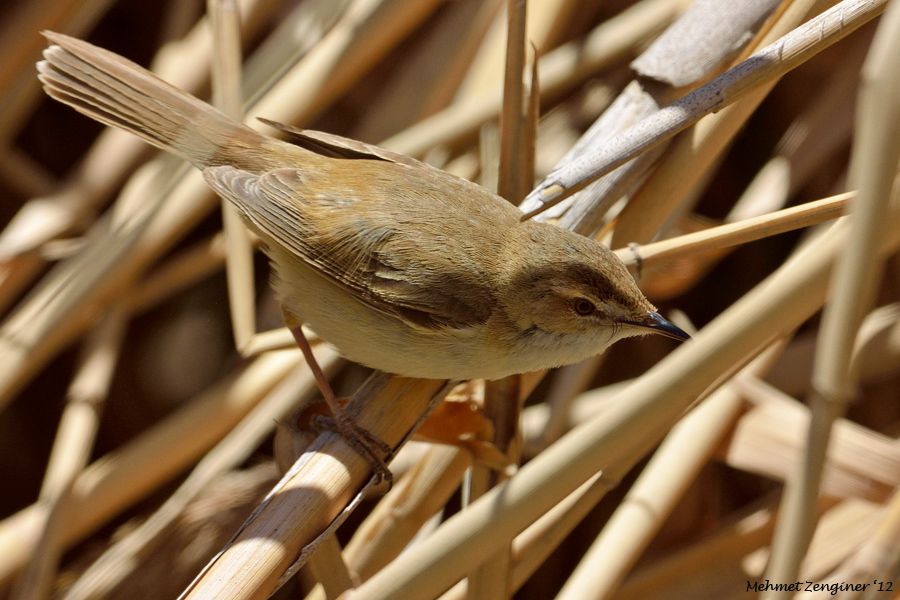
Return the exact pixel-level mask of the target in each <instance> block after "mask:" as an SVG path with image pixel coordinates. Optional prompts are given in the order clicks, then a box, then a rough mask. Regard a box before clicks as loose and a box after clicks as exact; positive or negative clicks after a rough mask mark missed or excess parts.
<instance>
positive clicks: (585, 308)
mask: <svg viewBox="0 0 900 600" xmlns="http://www.w3.org/2000/svg"><path fill="white" fill-rule="evenodd" d="M573 308H574V309H575V312H576V313H577V314H579V315H581V316H582V317H586V316H588V315H592V314H594V311H595V310H597V307H596V306H594V303H593V302H591V301H590V300H588V299H586V298H577V299H576V300H575V304H574V305H573Z"/></svg>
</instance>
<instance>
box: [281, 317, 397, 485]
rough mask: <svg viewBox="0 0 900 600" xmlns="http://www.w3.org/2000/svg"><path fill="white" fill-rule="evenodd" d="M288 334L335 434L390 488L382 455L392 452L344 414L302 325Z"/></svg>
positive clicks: (389, 478)
mask: <svg viewBox="0 0 900 600" xmlns="http://www.w3.org/2000/svg"><path fill="white" fill-rule="evenodd" d="M291 333H292V334H293V335H294V339H295V340H296V341H297V346H298V347H299V348H300V351H301V352H303V357H304V358H305V359H306V364H307V365H308V366H309V369H310V370H311V371H312V374H313V377H315V379H316V385H318V387H319V391H320V392H322V396H323V397H324V398H325V403H326V404H327V405H328V408H329V409H330V410H331V414H332V415H334V424H335V428H336V429H337V432H338V433H340V434H341V436H343V438H344V439H345V440H346V441H347V443H348V444H350V446H352V447H353V449H354V450H356V452H358V453H359V454H361V455H362V456H364V457H366V458H367V459H368V460H369V462H370V463H371V464H372V468H373V469H374V470H375V474H376V476H378V477H380V478H381V479H382V480H384V481H387V482H388V484H389V485H390V484H391V482H392V481H393V475H392V474H391V472H390V470H389V469H388V468H387V465H386V464H385V462H384V458H382V456H389V455H390V454H391V452H393V448H391V447H390V446H389V445H387V444H385V443H384V442H383V441H382V440H380V439H378V438H377V437H376V436H374V435H372V433H371V432H369V431H367V430H366V429H363V428H362V427H360V426H359V425H357V424H356V422H355V421H354V420H353V418H352V417H350V415H348V414H347V413H346V412H345V411H344V409H343V407H342V406H341V404H340V402H338V399H337V396H335V394H334V390H332V389H331V384H330V383H328V379H327V378H326V377H325V373H323V372H322V367H320V366H319V363H318V361H317V360H316V357H315V356H314V355H313V352H312V347H310V345H309V340H307V339H306V336H305V335H304V334H303V329H302V328H301V326H300V325H296V326H294V327H291Z"/></svg>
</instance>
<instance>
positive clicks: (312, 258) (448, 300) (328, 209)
mask: <svg viewBox="0 0 900 600" xmlns="http://www.w3.org/2000/svg"><path fill="white" fill-rule="evenodd" d="M203 175H204V177H205V178H206V181H207V182H208V183H209V185H210V186H211V187H212V188H213V189H214V190H215V191H216V192H217V193H218V194H219V195H220V196H222V197H223V198H225V199H226V200H228V201H229V202H231V203H232V204H233V205H235V206H236V207H237V209H238V210H239V211H240V212H241V214H243V216H244V218H245V219H246V220H247V221H248V222H249V223H250V225H251V226H252V227H253V228H254V229H256V230H257V232H258V233H259V234H260V235H261V236H262V237H263V238H264V239H265V240H267V241H270V243H277V244H278V245H279V246H281V247H282V248H283V249H285V250H287V251H288V252H289V253H290V254H291V255H292V256H295V257H296V258H297V259H298V260H302V261H303V262H304V263H306V264H307V265H310V266H312V267H313V268H315V269H317V270H318V271H319V272H321V273H322V274H324V275H326V276H327V277H329V278H330V279H332V280H333V281H335V282H337V283H338V284H340V285H342V286H344V287H346V288H347V289H348V290H349V291H350V292H351V293H352V294H353V295H354V296H355V297H356V298H357V299H359V300H361V301H362V302H364V303H366V304H368V305H369V306H371V307H372V308H374V309H376V310H378V311H381V312H382V313H385V314H389V315H392V316H394V317H396V318H399V319H401V320H403V321H405V322H406V323H407V324H408V325H410V326H411V327H415V328H417V329H427V330H439V329H443V328H455V329H462V328H468V327H472V326H474V325H476V324H479V323H483V322H484V321H486V320H487V319H488V318H489V317H490V314H491V311H492V307H493V306H494V302H493V298H492V295H491V292H490V290H489V289H488V288H487V287H485V286H483V285H481V284H480V282H481V281H482V280H483V278H479V277H477V276H476V277H472V276H466V274H465V273H461V272H460V271H459V268H457V267H460V268H465V261H452V262H451V263H448V264H443V265H438V267H437V268H430V266H429V265H423V264H421V259H422V256H423V254H422V249H421V248H417V247H416V241H415V240H410V239H409V236H408V235H406V236H404V235H400V234H399V233H398V230H397V225H398V224H397V223H396V222H392V221H391V220H390V219H389V218H387V217H385V216H383V215H380V214H379V213H378V211H373V210H368V209H367V208H368V207H366V206H365V204H361V203H364V202H365V201H364V200H363V199H360V198H357V197H353V195H351V194H350V193H349V192H348V191H345V192H344V193H343V194H342V193H341V192H340V190H339V188H338V186H334V185H332V186H321V185H319V186H310V185H309V182H308V181H305V178H307V177H313V176H314V175H304V174H303V173H302V172H301V171H300V170H298V169H293V168H283V169H275V170H272V171H269V172H266V173H264V174H262V175H257V174H254V173H250V172H247V171H243V170H240V169H236V168H234V167H230V166H221V167H211V168H207V169H205V170H204V171H203ZM311 188H315V189H317V190H321V189H323V188H327V189H328V190H329V192H328V193H313V192H311V191H310V190H311Z"/></svg>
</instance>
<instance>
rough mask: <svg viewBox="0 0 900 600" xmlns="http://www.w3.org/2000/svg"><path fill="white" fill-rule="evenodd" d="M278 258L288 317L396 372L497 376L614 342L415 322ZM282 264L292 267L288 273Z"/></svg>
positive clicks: (352, 354) (360, 358)
mask: <svg viewBox="0 0 900 600" xmlns="http://www.w3.org/2000/svg"><path fill="white" fill-rule="evenodd" d="M273 258H274V259H275V265H276V273H277V277H276V281H275V288H276V290H277V292H278V295H279V300H280V301H281V304H282V307H283V309H284V310H285V312H286V313H287V314H288V315H289V316H291V317H292V318H295V319H296V320H297V321H299V322H300V323H303V324H306V325H308V326H309V327H310V328H312V329H313V331H315V332H316V333H317V334H318V335H319V336H321V337H322V338H323V339H324V340H325V341H327V342H329V343H330V344H332V345H333V346H335V347H336V348H337V349H338V350H339V351H340V352H341V354H343V355H344V356H345V357H346V358H348V359H349V360H352V361H354V362H358V363H360V364H362V365H365V366H367V367H371V368H373V369H378V370H381V371H385V372H388V373H394V374H396V375H404V376H407V377H420V378H426V379H476V378H484V379H499V378H501V377H505V376H507V375H511V374H513V373H525V372H529V371H536V370H540V369H546V368H550V367H557V366H560V365H563V364H570V363H573V362H577V361H579V360H583V359H585V358H587V357H589V356H591V355H593V354H596V353H598V352H601V351H602V350H603V349H604V348H605V347H606V346H607V345H609V343H610V342H611V341H612V340H609V339H603V340H600V339H598V340H577V341H574V340H571V339H569V340H566V341H564V340H562V339H560V338H557V337H555V336H552V335H550V334H546V335H545V334H538V335H536V336H534V337H532V338H531V339H529V341H528V343H527V344H519V345H518V346H514V345H513V344H511V341H510V340H508V339H501V338H499V337H498V336H496V335H494V334H492V331H493V330H494V329H493V328H491V327H490V326H489V324H484V325H481V326H477V327H474V328H470V329H463V330H452V329H447V330H421V329H416V328H413V327H410V326H409V325H407V324H406V323H404V322H403V321H401V320H399V319H397V318H395V317H392V316H390V315H386V314H384V313H381V312H379V311H377V310H375V309H373V308H372V307H370V306H368V305H366V304H364V303H362V302H361V301H359V300H357V299H356V298H355V297H354V296H353V295H352V294H351V293H350V292H349V291H348V290H347V289H346V288H344V287H342V286H340V285H338V284H336V283H334V282H332V281H331V280H330V279H327V278H326V277H324V276H322V275H320V274H319V273H318V271H316V270H314V269H313V268H311V267H308V266H306V265H304V264H302V263H298V261H297V260H296V259H295V258H294V259H293V260H291V259H290V258H288V257H287V256H281V257H279V256H277V254H276V256H273ZM279 258H280V259H281V260H278V259H279ZM286 265H289V266H286ZM285 269H290V275H289V276H285V272H284V270H285ZM573 342H574V343H573Z"/></svg>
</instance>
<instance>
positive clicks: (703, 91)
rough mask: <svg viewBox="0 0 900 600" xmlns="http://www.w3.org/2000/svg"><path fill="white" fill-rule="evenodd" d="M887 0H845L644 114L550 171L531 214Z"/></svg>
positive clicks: (766, 77)
mask: <svg viewBox="0 0 900 600" xmlns="http://www.w3.org/2000/svg"><path fill="white" fill-rule="evenodd" d="M885 4H886V0H844V1H843V2H841V3H839V4H838V5H836V6H834V7H833V8H831V9H829V10H827V11H825V12H824V13H822V14H821V15H819V16H817V17H815V18H813V19H810V20H809V21H807V22H806V23H804V24H803V25H801V26H800V27H798V28H797V29H795V30H793V31H792V32H790V33H789V34H787V35H785V36H784V37H782V38H781V39H779V40H778V41H776V42H775V43H773V44H770V45H768V46H766V47H765V48H763V49H762V50H760V51H759V52H757V53H755V54H754V55H752V56H751V57H749V58H748V59H747V60H745V61H743V62H742V63H740V64H739V65H737V66H735V67H734V68H732V69H729V70H728V71H726V72H725V73H723V74H722V75H720V76H719V77H717V78H715V79H714V80H712V81H711V82H709V83H708V84H706V85H704V86H702V87H700V88H697V89H696V90H695V91H693V92H691V93H690V94H688V95H687V96H685V97H684V98H682V99H680V100H678V101H676V102H674V103H672V104H671V105H670V106H667V107H666V108H664V109H662V110H660V111H659V112H657V113H655V114H653V115H651V116H650V117H648V118H647V119H644V120H643V121H641V122H640V123H638V124H637V125H635V126H633V127H631V128H630V129H628V130H627V131H625V132H624V133H622V134H621V135H619V136H617V137H616V138H615V139H614V140H613V141H612V142H611V143H609V144H607V145H605V146H603V147H602V148H599V149H598V152H597V153H595V154H587V155H584V156H583V157H582V158H581V159H579V160H577V161H574V162H572V163H569V164H567V165H566V167H565V168H564V169H563V170H560V171H557V172H553V173H550V175H548V176H547V178H546V179H544V181H543V182H541V184H540V185H539V186H538V187H537V188H535V189H534V190H533V191H532V192H531V194H529V196H528V198H527V199H526V202H527V203H528V205H529V206H531V205H532V203H534V204H535V206H536V208H533V209H531V210H529V211H528V212H527V213H526V214H525V216H524V217H523V218H530V217H533V216H534V215H536V214H538V213H540V212H543V211H544V210H546V209H547V208H549V207H551V206H553V205H555V204H557V203H559V202H562V201H563V200H564V199H565V198H567V197H568V196H569V195H571V194H573V193H575V192H577V191H578V190H580V189H582V188H584V187H585V186H587V185H588V184H590V183H591V182H592V181H595V180H596V179H598V178H599V177H602V176H603V175H605V174H606V173H609V172H610V171H612V170H613V169H615V168H616V167H618V166H620V165H622V164H624V163H626V162H628V161H629V160H631V159H632V158H634V157H635V156H637V155H639V154H641V153H642V152H645V151H647V150H649V149H650V148H653V147H654V146H656V145H657V144H660V143H662V142H664V141H665V140H668V139H671V138H672V137H673V136H674V135H675V134H676V133H679V132H680V131H683V130H685V129H687V128H688V127H690V126H691V125H693V124H694V123H696V122H697V121H699V120H700V119H701V118H702V117H703V116H705V115H707V114H709V113H711V112H715V111H717V110H720V109H722V108H724V107H725V106H728V105H729V104H732V103H734V102H736V101H738V100H740V99H741V98H742V97H744V96H746V95H748V94H750V93H752V92H754V91H755V90H756V88H757V86H760V85H765V84H770V83H773V82H774V81H776V80H777V79H778V78H779V77H781V76H782V75H784V74H785V73H787V72H788V71H790V70H791V69H794V68H796V67H797V66H799V65H801V64H803V63H804V62H805V61H807V60H809V59H810V58H812V57H813V56H815V55H816V54H817V53H819V52H821V51H822V50H824V49H825V48H827V47H829V46H831V45H832V44H834V43H836V42H838V41H840V40H841V39H843V38H844V37H846V36H847V35H849V34H850V33H852V32H853V31H855V30H856V29H858V28H859V27H861V26H862V25H864V24H865V23H867V22H868V21H870V20H871V19H873V18H875V17H877V16H878V15H879V14H881V13H882V12H883V11H884V7H885Z"/></svg>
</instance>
